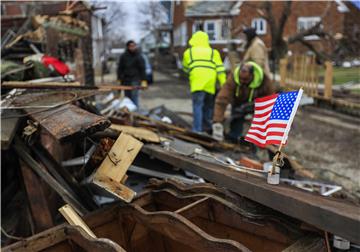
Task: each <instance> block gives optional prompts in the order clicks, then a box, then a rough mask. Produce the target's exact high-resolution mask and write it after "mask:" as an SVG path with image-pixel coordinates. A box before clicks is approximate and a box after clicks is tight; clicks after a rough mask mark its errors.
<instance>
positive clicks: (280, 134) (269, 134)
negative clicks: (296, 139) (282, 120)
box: [246, 132, 284, 139]
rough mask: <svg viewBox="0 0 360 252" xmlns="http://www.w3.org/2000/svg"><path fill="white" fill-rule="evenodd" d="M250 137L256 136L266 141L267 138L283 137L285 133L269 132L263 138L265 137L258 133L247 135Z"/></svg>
mask: <svg viewBox="0 0 360 252" xmlns="http://www.w3.org/2000/svg"><path fill="white" fill-rule="evenodd" d="M250 135H253V136H256V137H258V138H261V139H266V137H268V136H283V135H284V132H268V133H267V134H266V136H263V135H261V134H259V133H256V132H250V133H247V135H246V136H250Z"/></svg>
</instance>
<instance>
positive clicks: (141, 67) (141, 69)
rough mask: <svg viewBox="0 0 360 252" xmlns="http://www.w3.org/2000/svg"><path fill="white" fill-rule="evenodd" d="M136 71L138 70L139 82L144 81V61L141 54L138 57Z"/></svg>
mask: <svg viewBox="0 0 360 252" xmlns="http://www.w3.org/2000/svg"><path fill="white" fill-rule="evenodd" d="M138 69H139V73H140V79H141V81H144V80H145V81H146V69H145V60H144V57H143V56H142V55H141V54H139V55H138Z"/></svg>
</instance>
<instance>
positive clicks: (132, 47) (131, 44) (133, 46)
mask: <svg viewBox="0 0 360 252" xmlns="http://www.w3.org/2000/svg"><path fill="white" fill-rule="evenodd" d="M126 48H127V50H128V51H129V52H132V53H133V52H136V50H137V47H136V43H135V41H134V40H129V41H128V42H126Z"/></svg>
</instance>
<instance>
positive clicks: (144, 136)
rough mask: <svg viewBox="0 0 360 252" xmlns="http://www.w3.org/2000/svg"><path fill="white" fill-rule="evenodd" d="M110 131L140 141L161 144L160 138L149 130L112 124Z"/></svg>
mask: <svg viewBox="0 0 360 252" xmlns="http://www.w3.org/2000/svg"><path fill="white" fill-rule="evenodd" d="M110 129H113V130H116V131H120V132H123V133H126V134H129V135H131V136H133V137H135V138H137V139H139V140H144V141H146V142H151V143H160V137H159V136H158V135H157V134H156V133H154V132H152V131H150V130H148V129H144V128H136V127H132V126H125V125H118V124H111V126H110Z"/></svg>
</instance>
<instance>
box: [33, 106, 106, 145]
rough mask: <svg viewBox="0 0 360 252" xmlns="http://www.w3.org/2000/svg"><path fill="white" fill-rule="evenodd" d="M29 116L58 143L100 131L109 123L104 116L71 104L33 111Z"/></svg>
mask: <svg viewBox="0 0 360 252" xmlns="http://www.w3.org/2000/svg"><path fill="white" fill-rule="evenodd" d="M31 117H32V119H33V120H35V121H36V122H39V124H40V126H41V128H42V129H43V130H45V131H46V132H48V133H49V134H50V135H51V136H52V137H53V138H54V139H56V140H57V141H59V142H60V143H61V142H65V141H68V140H71V139H75V138H77V137H83V136H86V135H90V134H92V133H95V132H97V131H102V130H104V129H105V128H107V127H108V126H109V125H110V122H109V121H108V120H107V119H105V118H104V117H102V116H98V115H96V114H93V113H90V112H88V111H86V110H83V109H81V108H79V107H77V106H75V105H72V104H66V105H64V106H61V107H56V108H54V109H50V110H46V111H43V112H41V113H35V114H32V115H31Z"/></svg>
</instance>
